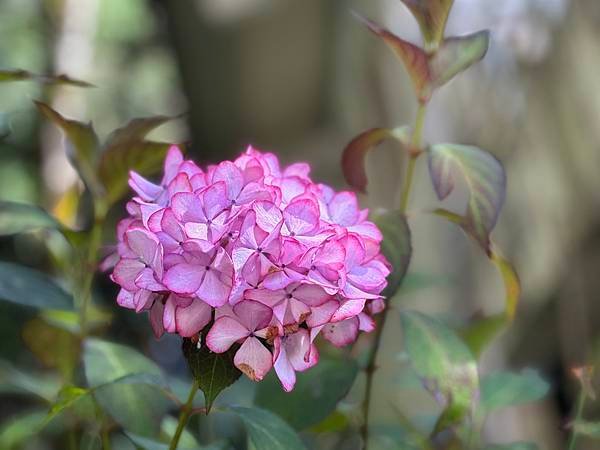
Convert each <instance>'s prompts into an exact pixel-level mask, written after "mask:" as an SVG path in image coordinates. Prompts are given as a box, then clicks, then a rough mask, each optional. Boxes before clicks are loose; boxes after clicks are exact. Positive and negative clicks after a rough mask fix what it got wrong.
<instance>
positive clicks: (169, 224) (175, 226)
mask: <svg viewBox="0 0 600 450" xmlns="http://www.w3.org/2000/svg"><path fill="white" fill-rule="evenodd" d="M160 227H161V229H162V231H164V232H165V233H167V234H168V235H169V236H171V237H172V238H173V239H174V240H175V241H177V242H179V243H181V242H183V241H184V240H185V233H184V231H183V227H182V226H181V223H180V222H179V221H178V220H177V217H175V213H173V211H172V210H171V209H165V210H164V213H163V215H162V219H161V221H160Z"/></svg>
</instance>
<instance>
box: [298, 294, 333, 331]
mask: <svg viewBox="0 0 600 450" xmlns="http://www.w3.org/2000/svg"><path fill="white" fill-rule="evenodd" d="M339 306H340V302H338V301H337V300H330V301H328V302H326V303H323V304H322V305H320V306H316V307H313V308H311V309H310V311H311V313H310V316H308V317H307V318H306V324H307V325H308V327H309V328H316V327H319V326H321V325H325V324H326V323H328V322H329V320H330V319H331V316H332V315H333V313H334V312H336V311H337V309H338V308H339Z"/></svg>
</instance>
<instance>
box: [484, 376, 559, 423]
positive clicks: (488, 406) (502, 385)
mask: <svg viewBox="0 0 600 450" xmlns="http://www.w3.org/2000/svg"><path fill="white" fill-rule="evenodd" d="M549 389H550V386H549V385H548V383H547V382H546V381H545V380H544V379H543V378H542V377H540V375H539V374H538V373H537V372H536V371H535V370H531V369H526V370H523V371H522V372H521V373H513V372H498V373H492V374H490V375H486V376H485V377H483V378H482V379H481V398H480V405H481V407H482V408H483V409H484V410H485V411H486V412H490V411H493V410H495V409H499V408H504V407H507V406H515V405H520V404H523V403H530V402H534V401H536V400H540V399H541V398H544V397H545V396H546V394H547V393H548V391H549Z"/></svg>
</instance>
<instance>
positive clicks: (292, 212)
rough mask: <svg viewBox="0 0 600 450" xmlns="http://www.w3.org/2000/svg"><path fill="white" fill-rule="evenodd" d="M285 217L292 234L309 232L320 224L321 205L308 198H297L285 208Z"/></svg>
mask: <svg viewBox="0 0 600 450" xmlns="http://www.w3.org/2000/svg"><path fill="white" fill-rule="evenodd" d="M283 217H284V220H285V224H286V225H287V229H288V231H289V232H290V235H304V234H309V233H312V232H313V231H315V230H316V229H317V227H318V226H319V206H318V205H317V204H316V203H315V202H314V201H313V200H311V199H308V198H304V199H299V200H295V201H293V202H292V203H290V204H289V205H288V206H287V207H286V208H285V210H284V212H283Z"/></svg>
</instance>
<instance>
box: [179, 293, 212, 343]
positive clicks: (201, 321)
mask: <svg viewBox="0 0 600 450" xmlns="http://www.w3.org/2000/svg"><path fill="white" fill-rule="evenodd" d="M175 318H176V321H177V332H178V333H179V334H180V335H181V336H183V337H190V336H193V335H195V334H196V333H199V332H200V331H201V330H202V329H203V328H204V327H205V326H206V325H208V323H209V322H210V319H211V318H212V308H211V307H210V306H209V305H207V304H206V303H204V302H203V301H202V300H200V299H194V300H193V301H192V303H191V304H190V305H189V306H188V307H185V308H182V307H179V308H177V312H176V313H175Z"/></svg>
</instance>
